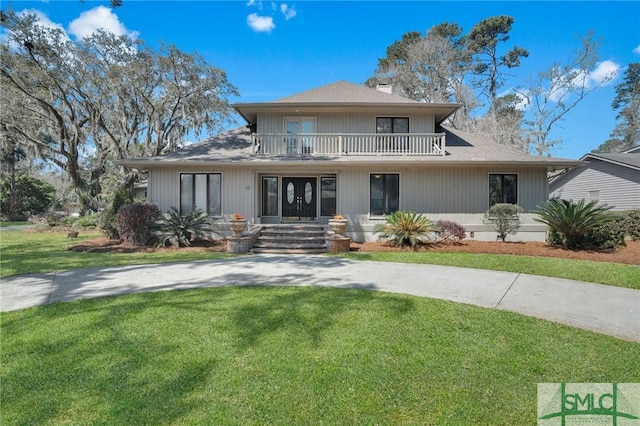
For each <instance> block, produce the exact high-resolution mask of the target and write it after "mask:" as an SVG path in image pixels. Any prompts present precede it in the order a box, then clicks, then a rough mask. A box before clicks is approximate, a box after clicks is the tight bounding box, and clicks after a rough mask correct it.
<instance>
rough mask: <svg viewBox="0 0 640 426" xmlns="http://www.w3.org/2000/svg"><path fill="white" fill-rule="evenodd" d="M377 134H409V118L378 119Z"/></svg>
mask: <svg viewBox="0 0 640 426" xmlns="http://www.w3.org/2000/svg"><path fill="white" fill-rule="evenodd" d="M376 133H409V117H377V118H376Z"/></svg>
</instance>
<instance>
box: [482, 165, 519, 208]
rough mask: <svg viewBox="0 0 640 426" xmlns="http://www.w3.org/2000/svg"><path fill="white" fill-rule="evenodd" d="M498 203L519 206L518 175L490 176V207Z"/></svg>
mask: <svg viewBox="0 0 640 426" xmlns="http://www.w3.org/2000/svg"><path fill="white" fill-rule="evenodd" d="M498 203H509V204H518V175H517V174H499V173H495V174H493V173H492V174H489V207H491V206H493V205H494V204H498Z"/></svg>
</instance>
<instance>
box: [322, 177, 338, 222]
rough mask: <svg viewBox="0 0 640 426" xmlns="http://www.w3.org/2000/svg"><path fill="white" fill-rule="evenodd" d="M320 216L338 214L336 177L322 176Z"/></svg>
mask: <svg viewBox="0 0 640 426" xmlns="http://www.w3.org/2000/svg"><path fill="white" fill-rule="evenodd" d="M320 188H321V189H320V216H333V215H334V214H336V178H335V177H321V178H320Z"/></svg>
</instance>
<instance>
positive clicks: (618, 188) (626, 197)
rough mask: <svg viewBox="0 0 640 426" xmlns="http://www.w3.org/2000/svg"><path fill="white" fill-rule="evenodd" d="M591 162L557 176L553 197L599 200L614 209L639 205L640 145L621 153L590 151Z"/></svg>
mask: <svg viewBox="0 0 640 426" xmlns="http://www.w3.org/2000/svg"><path fill="white" fill-rule="evenodd" d="M580 160H583V161H588V164H586V165H583V166H580V167H576V168H574V169H571V170H569V171H567V172H566V173H563V174H560V175H557V176H554V177H553V178H552V179H551V182H550V184H549V189H550V194H549V195H550V197H552V198H563V199H566V200H576V201H577V200H580V199H584V200H587V201H591V200H598V201H600V202H601V203H605V204H608V205H610V206H612V207H613V210H632V209H640V146H638V147H635V148H632V149H630V150H628V151H625V152H623V153H620V154H599V153H589V154H586V155H584V156H583V157H582V158H581V159H580Z"/></svg>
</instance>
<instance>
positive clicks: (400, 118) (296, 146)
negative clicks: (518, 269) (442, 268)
mask: <svg viewBox="0 0 640 426" xmlns="http://www.w3.org/2000/svg"><path fill="white" fill-rule="evenodd" d="M233 107H234V108H235V109H236V111H237V112H238V113H239V114H240V115H241V116H242V117H243V118H244V119H245V120H246V121H247V123H248V124H247V126H244V127H241V128H237V129H235V130H231V131H229V132H226V133H223V134H221V135H218V136H214V137H211V138H209V139H207V140H204V141H201V142H198V143H196V144H193V145H189V146H187V147H185V148H183V149H180V150H178V151H175V152H172V153H169V154H166V155H162V156H157V157H148V158H136V159H130V160H125V161H122V162H121V163H122V164H124V165H126V166H130V167H135V168H138V169H145V170H148V172H149V180H148V189H147V198H148V200H149V201H152V202H155V203H157V204H158V206H159V207H160V208H161V209H163V210H167V209H169V208H170V207H172V206H175V207H178V208H180V209H181V211H182V212H183V213H186V212H188V211H190V210H191V209H192V208H194V206H197V207H199V208H204V209H207V211H208V212H209V214H210V215H212V216H214V217H219V218H221V219H225V220H226V219H229V218H230V217H231V216H232V215H233V214H234V213H240V214H242V215H244V216H245V217H247V218H248V219H249V221H250V222H251V223H253V224H287V223H288V224H291V223H318V224H326V223H327V222H328V220H329V219H330V218H331V217H332V216H333V215H334V214H336V213H339V214H342V215H343V216H345V217H347V218H348V219H349V227H348V229H347V232H346V235H348V236H350V237H352V238H353V239H354V240H355V241H365V240H368V241H370V240H375V239H376V236H375V235H374V234H373V232H372V231H373V227H374V225H376V224H377V223H381V222H383V221H384V220H385V216H386V215H387V214H389V213H391V212H394V211H396V210H411V211H414V212H419V213H424V214H425V215H426V216H428V217H429V218H430V219H432V220H434V221H436V220H438V219H446V220H452V221H455V222H458V223H460V224H462V225H463V226H464V227H465V228H466V229H467V231H468V232H467V235H468V237H469V238H475V239H485V240H495V239H496V234H495V232H494V231H493V230H491V229H489V228H487V227H485V226H484V225H483V224H482V217H483V214H484V212H485V211H486V210H487V209H488V208H489V207H490V206H491V205H492V204H494V203H498V202H509V203H517V204H519V205H520V206H521V207H522V208H523V209H524V211H525V213H524V214H522V221H523V226H522V227H521V229H520V232H519V233H518V234H517V236H516V239H519V240H538V241H543V240H544V237H545V227H544V225H542V224H540V223H538V222H535V221H533V215H532V214H531V213H530V212H531V210H533V209H535V208H536V206H538V205H539V204H540V203H542V202H544V201H546V200H547V199H548V196H549V186H548V180H547V173H549V172H554V171H558V170H562V169H566V168H570V167H574V166H578V165H580V164H583V163H582V162H580V161H576V160H566V159H558V158H550V157H534V156H531V155H528V154H526V153H523V152H519V151H516V150H513V149H510V148H508V147H506V146H503V145H499V144H497V143H492V142H490V141H488V140H486V139H484V138H482V137H479V136H477V135H473V134H468V133H465V132H462V131H459V130H455V129H452V128H449V127H446V126H443V122H444V121H445V120H446V119H447V118H448V117H450V116H451V115H452V114H454V113H455V112H456V110H457V109H458V108H460V107H461V105H459V104H451V103H438V104H435V103H422V102H416V101H413V100H410V99H406V98H402V97H399V96H395V95H392V94H389V93H388V88H384V90H375V89H371V88H367V87H365V86H360V85H356V84H351V83H347V82H344V81H340V82H337V83H333V84H330V85H327V86H323V87H320V88H317V89H314V90H310V91H307V92H303V93H300V94H297V95H293V96H290V97H287V98H283V99H280V100H277V101H274V102H269V103H238V104H234V105H233ZM220 223H221V228H220V229H221V230H225V229H226V228H224V225H223V224H224V220H223V221H221V222H220Z"/></svg>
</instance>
